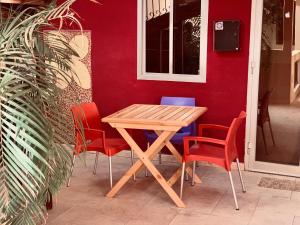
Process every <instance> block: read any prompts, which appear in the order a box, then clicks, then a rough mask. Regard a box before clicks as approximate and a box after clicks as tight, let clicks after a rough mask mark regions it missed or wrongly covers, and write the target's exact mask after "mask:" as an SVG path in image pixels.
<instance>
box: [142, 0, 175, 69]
mask: <svg viewBox="0 0 300 225" xmlns="http://www.w3.org/2000/svg"><path fill="white" fill-rule="evenodd" d="M146 2H147V3H146V72H150V73H169V26H170V1H166V0H155V1H154V0H146Z"/></svg>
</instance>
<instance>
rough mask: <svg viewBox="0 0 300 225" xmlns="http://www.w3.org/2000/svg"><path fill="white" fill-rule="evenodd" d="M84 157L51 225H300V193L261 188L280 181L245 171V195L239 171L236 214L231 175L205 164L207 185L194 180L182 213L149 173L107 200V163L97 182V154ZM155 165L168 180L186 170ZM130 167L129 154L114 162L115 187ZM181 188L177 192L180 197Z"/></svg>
mask: <svg viewBox="0 0 300 225" xmlns="http://www.w3.org/2000/svg"><path fill="white" fill-rule="evenodd" d="M84 157H85V158H84ZM84 157H81V158H80V159H79V160H77V162H76V165H75V170H74V175H73V177H72V182H71V187H69V188H66V187H64V188H63V189H62V190H61V192H60V193H59V194H58V197H57V199H58V200H57V204H55V208H54V210H52V211H49V219H48V224H51V225H60V224H64V225H65V224H66V225H69V224H70V225H71V224H72V225H79V224H80V225H85V224H88V225H96V224H97V225H98V224H101V225H102V224H104V225H106V224H112V225H122V224H124V225H125V224H126V225H135V224H137V225H150V224H151V225H156V224H157V225H168V224H171V225H184V224H188V225H192V224H193V225H194V224H195V225H197V224H201V225H220V224H222V225H271V224H272V225H273V224H274V225H277V224H280V225H281V224H282V225H291V224H292V221H293V219H294V224H293V225H299V220H300V219H299V217H300V207H299V205H300V192H291V191H282V190H274V189H267V188H261V187H258V186H257V184H258V182H259V180H260V178H261V177H262V176H267V177H268V176H270V177H279V176H272V175H265V174H259V173H252V172H247V171H243V176H244V179H245V183H246V187H247V193H246V194H243V193H242V190H241V185H240V181H239V176H238V173H237V171H236V170H233V179H234V183H235V187H236V190H237V193H238V201H239V205H240V210H239V211H236V210H235V209H234V201H233V197H232V193H231V187H230V182H229V179H228V174H227V173H226V171H224V170H223V169H222V168H218V167H212V166H209V165H207V164H201V165H200V166H199V167H197V171H196V172H197V174H198V175H199V176H200V178H201V180H202V183H201V184H197V185H196V186H193V187H192V186H191V185H190V182H191V180H189V182H185V183H184V193H183V194H184V195H183V201H184V202H185V203H186V205H187V208H185V209H179V208H177V207H176V206H175V204H174V203H173V201H172V200H171V199H170V198H169V196H168V195H167V194H166V193H165V192H164V191H163V189H162V188H161V187H160V185H159V184H158V183H157V182H156V181H155V179H154V178H153V177H152V176H150V177H148V178H145V176H144V172H143V171H142V172H141V173H139V174H138V175H137V181H136V182H134V181H133V180H132V179H131V180H130V181H129V182H128V183H127V184H126V185H125V186H124V187H123V188H122V189H121V191H120V192H119V193H118V194H117V195H116V197H115V198H112V199H111V198H107V197H105V194H106V193H107V192H108V191H109V189H110V187H109V180H108V160H107V157H105V156H100V157H99V165H98V169H97V174H96V175H95V176H94V175H93V174H92V171H93V164H94V157H95V154H90V153H87V154H86V156H84ZM154 164H155V166H157V168H158V170H159V171H160V172H161V173H162V175H163V176H164V177H166V178H168V177H169V176H171V175H172V174H173V172H174V171H175V170H176V169H177V168H178V167H179V166H180V165H179V164H178V163H177V162H175V161H174V160H173V157H171V156H163V164H162V165H158V161H157V160H156V159H155V160H154ZM129 167H130V153H129V152H124V153H123V152H122V153H120V154H118V155H117V156H116V157H114V158H113V178H114V182H116V181H117V180H118V179H120V178H121V176H122V175H123V174H124V172H126V171H127V169H128V168H129ZM283 179H284V178H283ZM291 179H294V178H291ZM179 183H180V182H177V183H176V184H175V185H174V187H173V188H174V190H175V191H176V192H177V193H178V192H179V185H180V184H179ZM294 216H296V217H295V218H294Z"/></svg>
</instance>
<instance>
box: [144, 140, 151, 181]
mask: <svg viewBox="0 0 300 225" xmlns="http://www.w3.org/2000/svg"><path fill="white" fill-rule="evenodd" d="M149 147H150V143H149V142H148V143H147V149H148V148H149ZM148 176H149V175H148V170H147V167H145V177H148Z"/></svg>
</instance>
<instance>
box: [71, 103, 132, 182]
mask: <svg viewBox="0 0 300 225" xmlns="http://www.w3.org/2000/svg"><path fill="white" fill-rule="evenodd" d="M71 111H72V115H73V120H74V127H75V148H74V151H73V164H72V168H71V175H72V172H73V168H74V163H75V158H76V156H78V155H79V154H80V153H82V152H84V151H95V152H96V158H95V164H94V174H96V170H97V165H98V157H99V152H100V153H102V154H104V155H107V156H108V159H109V178H110V187H111V188H112V156H114V155H115V154H117V153H118V152H120V151H122V150H126V149H130V147H129V145H128V144H127V143H126V142H125V141H124V140H123V139H121V138H107V137H106V136H105V131H103V130H102V129H101V121H100V114H99V112H98V109H97V106H96V104H95V103H94V102H91V103H83V104H79V105H76V106H73V107H72V108H71ZM131 163H132V164H133V152H132V151H131ZM70 181H71V176H70V178H69V181H68V185H67V186H70Z"/></svg>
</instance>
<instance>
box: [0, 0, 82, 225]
mask: <svg viewBox="0 0 300 225" xmlns="http://www.w3.org/2000/svg"><path fill="white" fill-rule="evenodd" d="M75 1H76V0H66V1H65V2H64V3H62V4H60V5H57V4H56V2H55V1H54V0H53V1H52V2H51V3H50V4H49V5H47V6H44V7H29V6H27V7H25V6H22V7H13V6H12V5H6V4H5V5H4V4H1V3H0V6H1V12H0V224H22V225H23V224H42V223H45V221H46V208H45V203H46V201H47V198H48V196H49V193H52V194H55V193H56V192H57V191H58V190H59V189H60V187H61V186H62V185H64V184H65V183H66V180H67V179H68V176H69V171H70V166H71V163H72V162H71V156H70V153H69V152H70V151H69V149H68V148H69V147H70V146H68V145H67V144H66V142H65V137H64V135H65V134H67V133H69V132H70V128H69V125H68V124H66V120H65V115H64V114H62V112H61V111H59V107H58V101H57V99H58V96H59V95H60V93H61V91H62V90H61V89H60V88H59V86H58V85H57V84H58V82H67V80H70V79H67V78H68V77H67V76H69V75H68V74H70V73H67V72H68V71H69V70H71V68H72V67H71V62H72V61H71V58H72V56H75V55H77V53H76V52H75V51H73V50H72V48H71V47H70V46H69V43H66V42H65V41H64V39H63V38H60V36H59V35H52V36H51V32H50V33H48V36H47V37H46V38H45V33H46V32H45V29H51V30H58V32H59V31H60V28H61V27H62V26H66V24H70V23H72V26H74V24H75V25H76V26H79V28H81V25H80V23H79V21H78V20H77V19H76V14H75V13H74V12H73V11H72V9H71V8H70V6H71V5H72V4H73V3H74V2H75Z"/></svg>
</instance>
